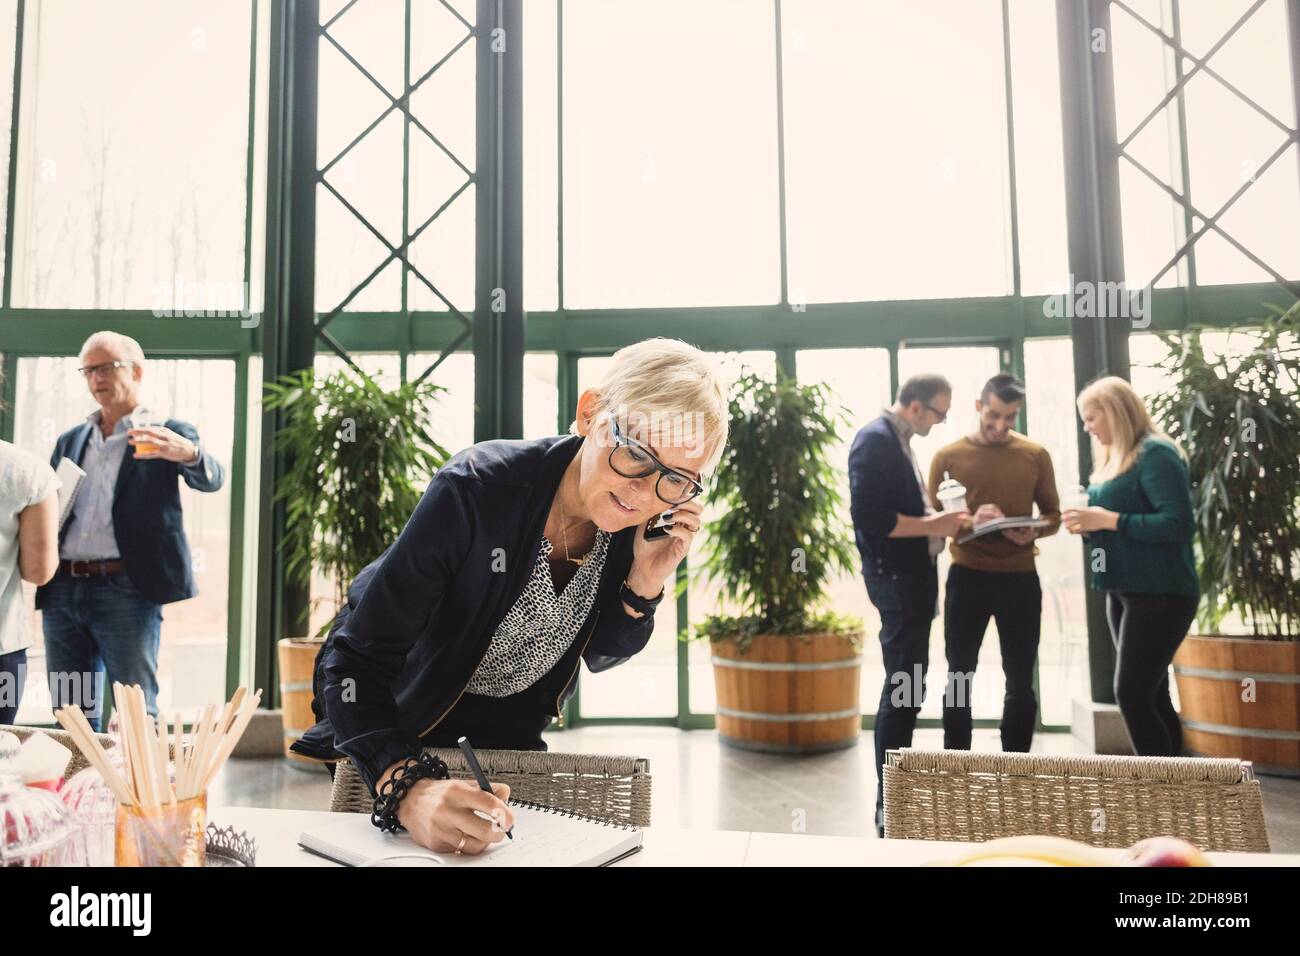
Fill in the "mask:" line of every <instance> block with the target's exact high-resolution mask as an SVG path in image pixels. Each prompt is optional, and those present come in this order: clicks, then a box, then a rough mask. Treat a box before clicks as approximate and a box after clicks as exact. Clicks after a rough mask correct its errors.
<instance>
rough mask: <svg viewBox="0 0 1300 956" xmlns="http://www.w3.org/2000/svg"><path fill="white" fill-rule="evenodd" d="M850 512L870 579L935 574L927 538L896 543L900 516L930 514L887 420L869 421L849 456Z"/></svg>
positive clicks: (909, 465) (863, 568) (892, 428)
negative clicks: (891, 534)
mask: <svg viewBox="0 0 1300 956" xmlns="http://www.w3.org/2000/svg"><path fill="white" fill-rule="evenodd" d="M849 509H850V512H851V513H852V515H853V532H854V536H855V537H856V539H857V545H858V554H860V555H861V556H862V573H863V575H865V576H866V577H869V578H874V577H890V576H893V575H896V574H930V573H932V572H933V570H934V562H933V561H932V560H931V559H930V545H929V543H928V541H927V539H926V538H891V537H889V533H890V532H891V531H893V530H894V525H896V524H897V523H898V516H899V515H900V514H903V515H910V516H911V517H913V518H920V517H923V516H924V515H925V499H924V498H922V497H921V487H920V486H919V485H918V484H917V483H916V472H915V471H913V470H912V463H911V462H910V461H909V460H908V458H907V455H905V454H903V448H902V446H901V445H900V444H899V443H898V435H897V433H895V431H894V427H893V426H892V425H890V424H889V421H888V420H887V419H886V418H885V417H884V416H883V415H882V416H880V417H879V418H875V419H873V420H872V421H870V422H868V423H867V424H866V425H865V426H863V428H862V429H861V430H860V431H859V432H858V434H857V436H856V437H855V438H854V439H853V447H852V449H851V450H850V451H849Z"/></svg>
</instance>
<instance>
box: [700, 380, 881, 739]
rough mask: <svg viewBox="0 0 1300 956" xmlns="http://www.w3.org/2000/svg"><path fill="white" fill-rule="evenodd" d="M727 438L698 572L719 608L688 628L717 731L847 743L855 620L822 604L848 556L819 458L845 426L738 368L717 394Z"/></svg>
mask: <svg viewBox="0 0 1300 956" xmlns="http://www.w3.org/2000/svg"><path fill="white" fill-rule="evenodd" d="M729 416H730V435H729V439H728V442H727V448H726V452H725V453H724V455H723V458H722V461H721V462H720V463H719V466H718V471H717V475H716V479H715V489H714V499H713V504H715V505H716V506H720V507H721V508H724V509H726V510H725V513H724V514H723V515H722V516H721V517H720V518H719V519H717V520H716V521H712V522H710V523H709V524H708V525H707V531H706V533H705V542H704V547H703V562H702V565H701V568H700V576H701V577H703V578H704V579H706V580H709V581H714V582H716V583H717V584H718V585H719V590H720V592H721V596H722V598H723V602H724V607H727V606H729V607H730V608H731V609H732V610H733V611H734V613H729V614H721V613H720V614H714V615H710V616H709V617H708V618H707V619H705V620H704V621H703V622H702V623H701V624H700V625H699V626H698V627H697V628H696V635H697V636H699V637H704V638H708V640H709V642H710V646H711V648H712V652H713V673H714V681H715V684H716V688H717V699H718V709H717V727H718V733H719V736H720V737H721V738H722V740H723V741H724V742H726V743H729V744H733V745H735V746H739V747H744V748H747V749H757V750H768V751H778V752H783V753H814V752H819V751H824V750H833V749H837V748H840V747H848V746H852V745H853V744H854V743H856V742H857V740H858V738H859V736H860V734H861V729H862V722H861V721H862V718H861V709H860V707H859V703H858V687H859V674H860V670H861V647H862V625H861V622H860V621H856V620H852V619H849V618H845V617H842V616H840V615H838V614H835V613H834V612H833V611H828V610H825V609H824V608H823V605H824V602H825V597H826V585H827V583H828V581H829V579H830V577H831V575H832V574H834V573H835V572H837V571H847V570H851V569H852V568H853V567H854V565H855V562H856V559H857V554H856V551H855V550H854V547H853V545H852V541H853V535H852V531H851V529H849V528H848V526H847V524H846V522H845V521H844V519H843V517H842V515H843V513H844V510H845V509H844V502H843V499H842V496H841V495H840V493H839V488H838V482H837V478H838V474H837V471H836V469H835V468H834V467H833V466H832V465H831V464H830V461H829V458H828V452H829V450H830V448H831V447H832V446H833V445H834V444H835V442H836V441H837V439H838V434H837V430H838V427H839V426H840V425H841V424H845V423H847V416H846V415H845V413H844V412H843V410H842V409H840V408H835V407H832V406H831V403H830V398H829V391H828V389H827V388H826V386H824V385H821V384H800V383H798V382H796V381H794V380H793V379H791V378H789V377H788V376H785V375H780V374H778V376H777V378H776V379H775V380H770V379H765V378H762V377H760V376H758V375H755V374H753V373H752V372H751V373H747V374H746V375H744V376H743V377H742V378H741V379H740V380H739V381H738V382H737V383H736V386H735V389H734V391H733V392H732V397H731V401H730V410H729Z"/></svg>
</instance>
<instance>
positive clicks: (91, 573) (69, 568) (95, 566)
mask: <svg viewBox="0 0 1300 956" xmlns="http://www.w3.org/2000/svg"><path fill="white" fill-rule="evenodd" d="M59 570H60V571H62V572H63V573H65V574H70V575H72V576H73V577H74V578H94V577H103V576H105V575H108V574H118V573H120V572H122V571H125V570H126V565H125V564H123V563H122V562H121V561H120V560H119V559H117V558H113V559H112V560H111V561H60V562H59Z"/></svg>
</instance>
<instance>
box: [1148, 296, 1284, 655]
mask: <svg viewBox="0 0 1300 956" xmlns="http://www.w3.org/2000/svg"><path fill="white" fill-rule="evenodd" d="M1270 308H1271V309H1272V314H1271V315H1270V316H1268V317H1267V318H1265V319H1263V320H1262V321H1261V322H1260V324H1259V325H1258V326H1253V325H1252V327H1251V328H1249V329H1247V330H1244V331H1237V330H1234V331H1233V333H1232V336H1233V339H1237V338H1238V336H1240V337H1241V338H1244V339H1245V340H1246V341H1247V342H1248V343H1249V348H1247V349H1245V350H1244V351H1234V353H1233V354H1229V355H1225V356H1223V357H1211V358H1207V357H1206V355H1205V352H1204V350H1203V348H1202V341H1201V333H1202V330H1201V329H1190V330H1188V331H1186V332H1183V333H1160V339H1161V341H1162V342H1163V343H1164V345H1165V348H1166V354H1165V355H1164V356H1163V357H1162V359H1160V360H1159V361H1158V362H1157V363H1155V364H1156V367H1158V368H1162V369H1164V370H1165V372H1166V373H1167V374H1168V375H1169V376H1170V378H1171V380H1172V384H1171V385H1170V386H1169V388H1168V389H1167V390H1166V391H1164V392H1163V393H1161V394H1160V395H1158V396H1156V397H1155V398H1154V399H1153V400H1152V402H1151V411H1152V415H1153V416H1154V417H1155V419H1156V420H1157V421H1158V422H1160V424H1161V426H1162V427H1163V428H1164V429H1165V430H1166V431H1167V432H1168V433H1169V435H1170V437H1172V438H1173V439H1174V440H1175V441H1177V442H1178V443H1179V444H1180V445H1182V447H1183V449H1184V450H1185V451H1186V452H1187V455H1188V462H1189V466H1190V470H1191V477H1192V500H1193V504H1194V506H1195V511H1196V523H1197V532H1198V550H1199V558H1200V580H1201V590H1202V593H1203V594H1204V596H1205V600H1204V601H1203V602H1202V610H1201V617H1200V624H1201V628H1202V629H1203V630H1205V631H1207V632H1210V631H1214V630H1216V629H1217V628H1218V627H1219V626H1220V624H1221V622H1222V621H1223V619H1224V617H1225V616H1227V615H1228V614H1230V613H1235V614H1237V615H1239V616H1240V617H1241V618H1242V619H1243V620H1244V621H1246V622H1247V624H1248V625H1249V627H1250V629H1251V631H1252V633H1253V635H1254V636H1255V637H1256V638H1265V639H1267V638H1274V639H1281V640H1300V340H1298V339H1297V334H1296V332H1297V330H1296V321H1297V318H1298V317H1300V303H1298V304H1297V305H1295V306H1292V307H1291V309H1290V310H1288V311H1283V310H1282V309H1279V308H1277V307H1275V306H1270Z"/></svg>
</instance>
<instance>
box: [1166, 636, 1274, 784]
mask: <svg viewBox="0 0 1300 956" xmlns="http://www.w3.org/2000/svg"><path fill="white" fill-rule="evenodd" d="M1174 677H1175V679H1176V680H1177V681H1178V700H1179V703H1180V705H1181V716H1182V722H1183V737H1184V741H1185V743H1186V744H1187V746H1188V747H1189V748H1190V749H1191V750H1193V751H1195V752H1196V753H1198V754H1201V755H1203V756H1206V757H1237V758H1239V759H1241V760H1250V761H1253V762H1254V763H1255V765H1256V767H1257V768H1258V769H1260V770H1264V771H1267V770H1274V771H1279V772H1282V773H1287V774H1294V773H1297V772H1300V642H1298V641H1257V640H1252V639H1250V638H1237V637H1202V636H1197V635H1192V636H1189V637H1188V638H1187V639H1186V640H1184V641H1183V644H1182V646H1181V647H1180V648H1179V649H1178V653H1177V654H1176V655H1175V656H1174ZM1248 681H1250V682H1253V688H1252V692H1253V700H1252V699H1247V700H1243V699H1242V698H1243V696H1247V695H1246V691H1247V688H1248V687H1250V686H1251V685H1250V684H1248V683H1247V682H1248Z"/></svg>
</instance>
